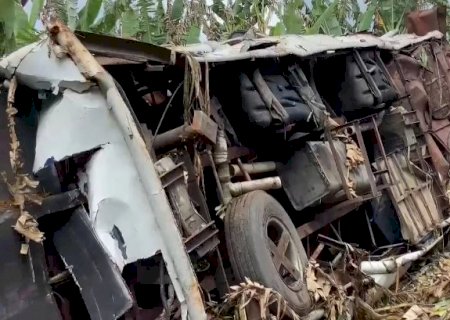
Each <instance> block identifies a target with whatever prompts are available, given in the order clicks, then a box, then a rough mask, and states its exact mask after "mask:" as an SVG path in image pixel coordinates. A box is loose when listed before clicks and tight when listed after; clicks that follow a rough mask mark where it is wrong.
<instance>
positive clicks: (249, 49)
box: [172, 31, 443, 62]
mask: <svg viewBox="0 0 450 320" xmlns="http://www.w3.org/2000/svg"><path fill="white" fill-rule="evenodd" d="M442 37H443V34H442V33H440V32H439V31H433V32H430V33H428V34H426V35H424V36H416V35H414V34H399V35H395V36H392V37H388V36H383V37H376V36H374V35H370V34H354V35H348V36H341V37H334V36H329V35H323V34H317V35H283V36H279V37H264V38H259V39H251V40H244V41H241V42H238V43H236V44H234V45H230V44H228V43H227V42H223V43H219V42H214V41H211V42H207V43H201V44H193V45H188V46H176V47H172V50H174V51H177V52H179V53H186V52H189V53H191V54H192V55H194V57H195V58H196V59H197V60H198V61H206V62H220V61H235V60H244V59H257V58H277V57H283V56H287V55H296V56H299V57H307V56H312V55H314V54H319V53H334V52H335V51H337V50H343V49H351V48H370V47H378V48H380V49H386V50H400V49H402V48H405V47H407V46H410V45H412V44H415V43H420V42H423V41H426V40H429V39H441V38H442ZM267 44H269V45H267Z"/></svg>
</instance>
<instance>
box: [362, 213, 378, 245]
mask: <svg viewBox="0 0 450 320" xmlns="http://www.w3.org/2000/svg"><path fill="white" fill-rule="evenodd" d="M364 216H365V217H366V222H367V228H368V229H369V234H370V240H372V245H373V246H374V247H376V246H377V242H376V241H375V235H374V234H373V229H372V225H371V223H370V219H369V215H368V214H367V211H366V210H364Z"/></svg>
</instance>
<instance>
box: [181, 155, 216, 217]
mask: <svg viewBox="0 0 450 320" xmlns="http://www.w3.org/2000/svg"><path fill="white" fill-rule="evenodd" d="M181 157H182V160H183V163H184V168H185V169H186V171H187V173H188V178H187V183H188V190H189V191H190V194H191V195H192V197H193V198H194V201H195V203H196V204H197V205H198V206H199V207H200V214H201V215H202V217H203V218H204V219H205V220H206V221H207V222H209V221H211V215H210V213H209V209H208V204H207V203H206V199H205V196H204V194H203V192H202V191H201V189H200V186H199V184H198V182H197V178H198V177H197V173H196V172H195V168H194V164H193V163H192V160H191V157H190V155H189V152H188V151H187V150H186V149H184V150H183V151H182V155H181Z"/></svg>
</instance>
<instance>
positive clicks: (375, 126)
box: [372, 118, 396, 184]
mask: <svg viewBox="0 0 450 320" xmlns="http://www.w3.org/2000/svg"><path fill="white" fill-rule="evenodd" d="M372 123H373V127H374V128H373V131H374V133H375V139H376V140H377V145H378V149H379V150H380V152H381V156H382V157H383V160H384V163H385V164H386V170H387V171H388V176H389V179H390V183H391V184H394V183H396V181H395V180H394V179H393V177H392V171H391V169H390V168H389V162H388V160H387V156H386V150H385V149H384V145H383V141H382V140H381V135H380V131H378V126H377V123H376V120H375V118H372ZM380 169H382V168H380Z"/></svg>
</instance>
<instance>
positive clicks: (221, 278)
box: [182, 149, 230, 296]
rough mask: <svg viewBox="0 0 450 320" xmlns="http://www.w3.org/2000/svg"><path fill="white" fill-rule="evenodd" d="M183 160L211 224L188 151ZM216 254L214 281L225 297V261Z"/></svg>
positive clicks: (205, 216) (191, 184)
mask: <svg viewBox="0 0 450 320" xmlns="http://www.w3.org/2000/svg"><path fill="white" fill-rule="evenodd" d="M182 159H183V162H184V166H185V168H186V171H187V172H188V180H187V183H188V186H190V188H189V190H190V191H191V193H192V194H193V196H194V198H195V199H194V200H195V201H196V203H197V205H198V206H199V207H200V214H201V215H202V216H203V218H204V219H205V220H206V221H207V222H211V214H210V213H209V209H208V204H207V203H206V199H205V196H204V195H203V192H202V191H201V189H200V186H199V185H198V182H197V173H196V172H195V169H194V164H193V163H192V160H191V157H190V155H189V153H188V151H187V150H186V149H184V150H183V152H182ZM215 254H216V257H217V268H216V271H215V274H214V279H215V281H216V286H217V290H219V294H220V295H221V296H224V295H225V294H227V293H228V291H229V290H228V289H229V287H230V285H229V283H228V280H227V275H226V272H225V268H224V267H223V260H222V255H221V253H220V250H219V249H218V248H216V249H215Z"/></svg>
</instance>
